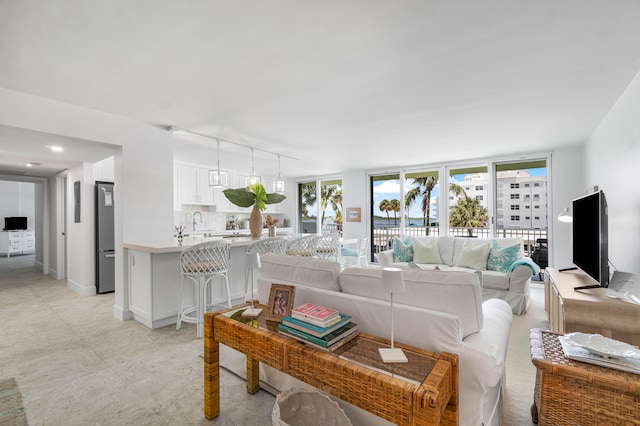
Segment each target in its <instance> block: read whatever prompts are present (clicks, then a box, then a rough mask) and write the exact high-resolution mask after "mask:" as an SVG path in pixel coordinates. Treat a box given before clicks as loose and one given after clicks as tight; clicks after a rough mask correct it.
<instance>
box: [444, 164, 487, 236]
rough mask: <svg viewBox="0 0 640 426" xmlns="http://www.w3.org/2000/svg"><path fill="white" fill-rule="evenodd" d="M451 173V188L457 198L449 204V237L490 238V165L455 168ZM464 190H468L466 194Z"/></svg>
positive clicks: (450, 170)
mask: <svg viewBox="0 0 640 426" xmlns="http://www.w3.org/2000/svg"><path fill="white" fill-rule="evenodd" d="M448 174H449V177H450V178H449V188H448V189H449V191H450V193H451V194H453V195H454V200H453V201H451V202H450V203H449V234H450V235H454V236H464V237H476V236H477V237H480V238H484V237H488V236H489V234H490V228H489V224H490V220H491V219H490V217H489V208H488V207H489V206H488V205H487V197H485V195H488V194H487V183H488V182H489V173H488V169H487V166H470V167H464V168H455V169H454V168H451V169H448ZM462 188H465V190H464V192H463V191H462ZM467 188H468V189H467Z"/></svg>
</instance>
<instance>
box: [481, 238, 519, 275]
mask: <svg viewBox="0 0 640 426" xmlns="http://www.w3.org/2000/svg"><path fill="white" fill-rule="evenodd" d="M519 252H520V244H514V245H512V246H508V247H502V246H501V245H500V243H498V242H497V241H496V240H493V241H491V250H490V251H489V258H488V259H487V269H488V270H490V271H499V272H509V267H510V266H511V264H512V263H513V262H515V261H516V260H518V253H519Z"/></svg>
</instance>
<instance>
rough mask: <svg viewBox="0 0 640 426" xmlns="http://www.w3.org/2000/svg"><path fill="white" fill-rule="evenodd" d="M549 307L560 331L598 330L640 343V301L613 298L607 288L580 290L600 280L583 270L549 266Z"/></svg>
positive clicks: (547, 305)
mask: <svg viewBox="0 0 640 426" xmlns="http://www.w3.org/2000/svg"><path fill="white" fill-rule="evenodd" d="M545 272H546V273H545V277H546V278H545V309H546V311H547V315H549V323H550V324H551V330H552V331H554V332H556V333H561V334H564V333H570V332H572V331H581V332H583V333H598V334H601V335H603V336H606V337H609V338H611V339H616V340H621V341H623V342H627V343H630V344H632V345H636V346H640V305H635V304H633V303H628V302H624V301H622V300H619V299H613V298H610V297H607V296H606V295H605V291H606V290H605V289H604V288H593V289H586V290H580V291H576V290H574V289H573V288H574V287H578V286H583V285H589V284H596V282H595V281H594V280H593V279H591V277H589V276H587V275H586V274H585V273H584V272H582V271H580V270H571V271H564V272H560V271H559V270H557V269H554V268H547V269H546V270H545Z"/></svg>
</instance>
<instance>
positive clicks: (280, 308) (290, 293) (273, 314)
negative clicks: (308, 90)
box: [266, 284, 296, 322]
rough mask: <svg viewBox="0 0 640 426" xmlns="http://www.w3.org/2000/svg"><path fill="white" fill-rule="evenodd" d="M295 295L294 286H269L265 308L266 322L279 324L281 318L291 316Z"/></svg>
mask: <svg viewBox="0 0 640 426" xmlns="http://www.w3.org/2000/svg"><path fill="white" fill-rule="evenodd" d="M295 293H296V287H295V286H292V285H283V284H271V293H269V307H268V308H267V316H266V318H267V320H269V321H278V322H280V320H282V318H283V317H287V316H289V315H291V311H292V310H293V298H294V296H295Z"/></svg>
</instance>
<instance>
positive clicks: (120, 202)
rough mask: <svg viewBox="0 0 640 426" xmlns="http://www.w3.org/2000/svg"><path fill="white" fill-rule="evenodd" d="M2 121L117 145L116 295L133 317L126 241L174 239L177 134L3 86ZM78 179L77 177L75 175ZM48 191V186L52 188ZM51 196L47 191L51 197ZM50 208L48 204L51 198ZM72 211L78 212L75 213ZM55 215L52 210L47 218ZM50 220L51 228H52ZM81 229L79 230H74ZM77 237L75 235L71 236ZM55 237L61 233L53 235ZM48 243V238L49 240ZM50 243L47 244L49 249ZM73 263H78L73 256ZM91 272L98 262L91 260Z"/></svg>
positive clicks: (122, 314) (118, 307)
mask: <svg viewBox="0 0 640 426" xmlns="http://www.w3.org/2000/svg"><path fill="white" fill-rule="evenodd" d="M0 124H2V125H6V126H13V127H18V128H22V129H28V130H35V131H39V132H46V133H51V134H55V135H62V136H68V137H73V138H79V139H84V140H88V141H93V142H97V143H105V144H110V145H113V146H116V148H115V150H114V151H115V153H114V156H115V159H114V169H115V179H114V180H115V184H116V187H118V188H120V190H119V191H117V192H116V193H115V194H114V195H115V201H114V202H115V204H116V210H115V213H116V219H115V222H116V227H115V230H116V236H115V241H116V295H115V305H114V315H115V316H116V317H118V318H122V319H124V318H129V317H130V313H129V312H128V302H127V297H126V295H127V293H128V289H127V288H125V287H124V280H123V278H124V274H125V273H126V271H125V270H124V267H123V261H124V254H123V249H122V242H123V241H132V242H135V241H150V240H159V239H160V240H161V239H167V238H171V236H172V231H173V224H172V222H173V191H172V187H173V149H172V135H171V133H169V132H168V131H166V130H165V129H162V128H158V127H154V126H151V125H148V124H145V123H142V122H138V121H134V120H131V119H127V118H124V117H119V116H115V115H112V114H107V113H104V112H100V111H95V110H91V109H88V108H82V107H78V106H75V105H70V104H65V103H62V102H57V101H54V100H50V99H45V98H41V97H37V96H31V95H27V94H24V93H18V92H14V91H10V90H6V89H0ZM69 182H73V179H69ZM47 192H48V191H47ZM45 197H46V196H45ZM47 209H48V203H47ZM69 213H72V212H69ZM47 219H48V220H49V221H51V220H52V219H55V217H54V215H53V212H52V215H47V216H45V220H47ZM48 229H49V228H48V223H47V226H46V230H47V232H48ZM74 232H75V231H74ZM68 237H69V238H71V237H72V236H71V235H68ZM52 238H55V236H54V235H52ZM47 244H48V240H47ZM48 248H49V246H47V250H48ZM71 262H76V260H75V259H73V258H71V259H70V263H71ZM82 267H83V268H85V270H83V271H82V272H81V276H82V277H87V276H88V273H89V271H90V270H91V268H93V262H85V264H84V265H83V266H82Z"/></svg>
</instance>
